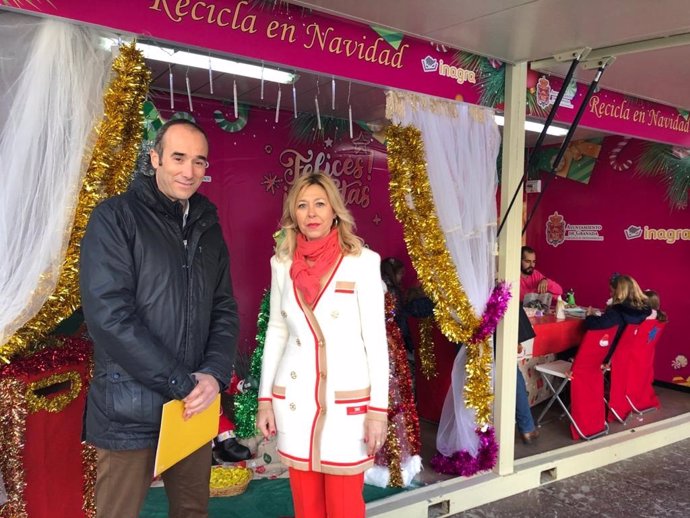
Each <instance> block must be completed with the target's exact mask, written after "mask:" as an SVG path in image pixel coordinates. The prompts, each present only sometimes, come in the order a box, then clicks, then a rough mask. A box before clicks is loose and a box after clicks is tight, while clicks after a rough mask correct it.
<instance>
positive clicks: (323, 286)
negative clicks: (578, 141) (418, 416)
mask: <svg viewBox="0 0 690 518" xmlns="http://www.w3.org/2000/svg"><path fill="white" fill-rule="evenodd" d="M281 226H282V228H283V231H284V234H285V236H284V239H283V241H282V242H280V244H279V245H278V247H277V248H276V254H275V255H274V256H273V257H272V258H271V313H270V317H269V323H268V330H267V332H266V342H265V346H264V355H263V362H262V368H261V384H260V387H259V411H258V415H257V426H258V428H259V430H261V432H262V433H263V435H264V437H266V438H268V437H270V436H271V435H275V434H276V432H277V434H278V453H279V455H280V457H281V460H282V461H283V462H284V463H285V464H286V465H287V466H288V467H289V468H290V486H291V489H292V494H293V501H294V506H295V516H296V518H326V517H328V518H340V517H342V518H345V517H347V518H364V509H365V506H364V499H363V497H362V489H363V478H364V477H363V474H364V471H365V470H366V469H368V468H369V467H371V466H372V464H373V461H374V454H375V453H376V451H377V450H378V449H379V448H381V446H382V445H383V442H384V440H385V438H386V421H387V409H388V349H387V348H388V345H387V340H386V329H385V315H384V293H383V287H382V284H381V279H380V273H379V271H380V270H379V268H380V258H379V256H378V255H377V254H376V253H374V252H372V251H370V250H368V249H366V248H364V247H363V246H362V241H361V239H359V238H358V237H357V236H356V235H355V234H354V232H353V229H354V221H353V219H352V215H351V214H350V212H349V211H348V210H347V209H346V207H345V204H344V202H343V200H342V198H341V196H340V193H339V192H338V189H337V187H336V185H335V183H334V182H333V180H331V179H330V178H329V177H328V176H326V175H324V174H321V173H317V174H310V175H304V176H301V177H300V178H298V179H297V180H296V181H295V183H294V184H293V186H292V188H291V190H290V192H289V193H288V196H287V198H286V199H285V204H284V206H283V216H282V220H281Z"/></svg>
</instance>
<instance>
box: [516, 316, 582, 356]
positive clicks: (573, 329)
mask: <svg viewBox="0 0 690 518" xmlns="http://www.w3.org/2000/svg"><path fill="white" fill-rule="evenodd" d="M530 322H532V327H533V328H534V332H535V333H536V335H537V336H535V337H534V345H533V347H532V356H544V355H546V354H549V353H559V352H561V351H565V350H566V349H569V348H570V347H574V346H577V345H578V344H579V343H580V341H581V340H582V336H583V335H584V334H585V321H584V320H583V319H581V318H566V319H565V320H556V317H555V316H553V315H547V316H543V317H531V318H530Z"/></svg>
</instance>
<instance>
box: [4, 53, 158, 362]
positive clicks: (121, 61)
mask: <svg viewBox="0 0 690 518" xmlns="http://www.w3.org/2000/svg"><path fill="white" fill-rule="evenodd" d="M112 71H113V73H114V76H113V79H112V81H111V82H110V84H109V86H108V89H107V91H106V92H105V94H104V98H103V104H104V108H105V110H104V115H103V119H102V121H101V122H100V124H99V125H98V128H97V129H96V134H97V137H96V143H95V145H94V148H93V152H92V154H91V161H90V165H89V167H88V169H87V172H86V176H85V178H84V183H83V185H82V188H81V191H80V193H79V200H78V202H77V208H76V211H75V216H74V226H73V227H72V232H71V235H70V239H69V244H68V246H67V252H66V255H65V260H64V262H63V264H62V270H61V272H60V277H59V279H58V282H57V285H56V287H55V290H54V291H53V293H52V295H50V297H48V299H47V300H46V302H45V303H44V304H43V306H42V307H41V309H40V311H39V312H38V314H37V315H36V316H35V317H33V318H32V319H31V320H29V321H28V322H27V323H26V324H24V326H23V327H22V328H20V329H19V330H17V332H15V333H14V334H13V335H12V336H11V337H10V339H9V340H8V341H7V342H6V343H5V344H2V345H0V362H3V361H4V362H5V363H9V362H10V360H11V358H12V357H14V356H17V355H26V354H27V353H30V352H35V350H34V349H36V350H37V349H38V348H40V347H41V345H40V340H41V338H43V337H44V336H45V335H46V334H48V333H49V332H50V331H52V330H53V329H54V328H55V327H56V326H57V325H58V324H59V323H60V322H61V321H63V320H64V319H65V318H67V317H68V316H70V315H71V314H72V313H73V312H74V310H75V309H77V308H78V307H79V305H80V298H79V243H80V242H81V239H82V237H83V236H84V232H85V230H86V224H87V223H88V221H89V217H90V216H91V211H92V210H93V209H94V207H95V206H96V205H98V204H99V203H100V202H101V201H103V200H105V199H106V198H109V197H111V196H113V195H115V194H119V193H121V192H123V191H124V190H125V189H126V188H127V185H128V184H129V181H130V176H131V173H132V171H133V170H134V168H135V165H136V159H137V154H138V152H139V143H140V142H141V137H142V131H143V126H142V123H141V120H142V106H143V103H144V100H145V99H146V93H147V92H148V87H149V83H150V82H151V72H150V70H149V69H148V68H146V65H145V63H144V58H143V55H142V54H141V52H139V51H138V50H136V48H135V44H134V43H132V44H130V45H124V46H121V47H120V54H119V55H118V57H117V58H115V60H114V61H113V64H112ZM27 253H30V251H27ZM45 278H46V276H43V277H42V279H45ZM39 284H40V282H39ZM41 291H42V290H41V286H40V285H39V286H37V289H36V290H35V293H36V294H37V295H38V294H39V293H40V292H41Z"/></svg>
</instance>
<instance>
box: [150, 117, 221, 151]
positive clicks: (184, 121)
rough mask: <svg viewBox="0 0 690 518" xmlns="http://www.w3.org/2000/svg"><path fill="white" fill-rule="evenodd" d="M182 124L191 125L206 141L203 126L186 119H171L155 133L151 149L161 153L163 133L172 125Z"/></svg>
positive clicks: (206, 137) (206, 136)
mask: <svg viewBox="0 0 690 518" xmlns="http://www.w3.org/2000/svg"><path fill="white" fill-rule="evenodd" d="M183 124H185V125H187V126H191V127H192V128H194V129H195V130H197V131H198V132H199V133H201V134H202V135H203V136H204V138H205V139H206V142H208V135H206V132H205V131H204V128H202V127H201V126H199V125H198V124H197V123H196V122H194V121H190V120H188V119H172V120H169V121H168V122H166V123H165V124H163V125H162V126H161V127H160V129H159V130H158V133H156V140H154V141H153V149H154V150H155V151H156V153H158V154H159V155H162V154H163V137H165V134H166V133H167V132H168V130H169V129H170V128H172V127H173V126H181V125H183Z"/></svg>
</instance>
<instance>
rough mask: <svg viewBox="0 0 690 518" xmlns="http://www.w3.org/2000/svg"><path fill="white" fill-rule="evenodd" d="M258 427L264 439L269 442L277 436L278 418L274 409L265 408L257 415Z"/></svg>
mask: <svg viewBox="0 0 690 518" xmlns="http://www.w3.org/2000/svg"><path fill="white" fill-rule="evenodd" d="M256 427H257V428H258V429H259V431H260V432H261V434H262V435H263V436H264V439H266V440H269V439H270V438H271V436H272V435H275V434H276V418H275V416H274V415H273V409H272V408H264V409H262V410H259V411H258V412H257V414H256Z"/></svg>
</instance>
